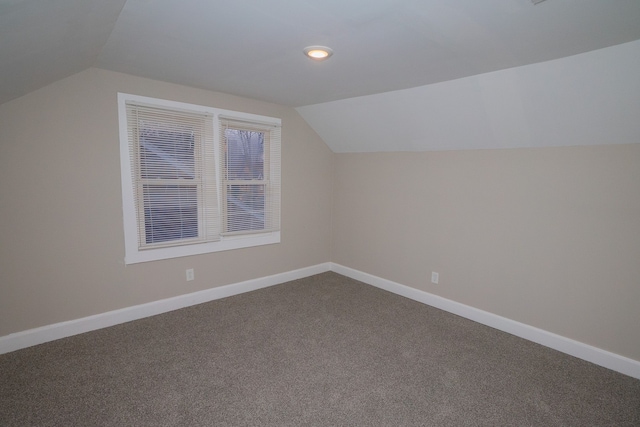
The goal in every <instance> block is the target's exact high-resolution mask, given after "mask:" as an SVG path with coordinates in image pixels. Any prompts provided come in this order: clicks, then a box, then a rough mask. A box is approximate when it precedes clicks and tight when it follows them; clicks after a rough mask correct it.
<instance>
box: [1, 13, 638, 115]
mask: <svg viewBox="0 0 640 427" xmlns="http://www.w3.org/2000/svg"><path fill="white" fill-rule="evenodd" d="M638 39H640V0H547V1H544V2H542V3H540V4H538V5H533V4H532V2H531V0H233V1H229V0H227V1H223V0H180V1H176V0H109V1H104V0H0V103H3V102H6V101H8V100H10V99H13V98H17V97H19V96H21V95H24V94H26V93H28V92H30V91H32V90H35V89H37V88H39V87H42V86H44V85H47V84H49V83H51V82H53V81H56V80H58V79H60V78H63V77H66V76H68V75H71V74H73V73H76V72H79V71H82V70H83V69H85V68H88V67H100V68H104V69H108V70H114V71H119V72H124V73H129V74H134V75H138V76H144V77H149V78H153V79H157V80H163V81H168V82H174V83H179V84H184V85H189V86H195V87H200V88H205V89H210V90H215V91H221V92H226V93H231V94H236V95H241V96H246V97H250V98H254V99H260V100H265V101H270V102H275V103H279V104H284V105H289V106H292V107H300V106H307V105H311V104H318V103H325V102H328V101H336V100H341V99H345V98H351V97H356V96H363V95H371V94H375V93H382V92H387V91H393V90H399V89H406V88H411V87H417V86H422V85H427V84H432V83H436V82H443V81H447V80H452V79H456V78H461V77H466V76H472V75H477V74H481V73H486V72H490V71H495V70H502V69H506V68H511V67H516V66H520V65H526V64H532V63H537V62H540V61H547V60H551V59H556V58H561V57H565V56H569V55H574V54H577V53H581V52H587V51H591V50H595V49H599V48H603V47H607V46H613V45H617V44H620V43H625V42H629V41H633V40H638ZM312 44H323V45H328V46H330V47H332V48H333V50H334V52H335V53H334V55H333V57H331V58H330V59H329V60H327V61H325V62H320V63H315V62H312V61H311V60H309V59H307V58H305V57H304V56H303V54H302V49H303V48H304V47H305V46H307V45H312Z"/></svg>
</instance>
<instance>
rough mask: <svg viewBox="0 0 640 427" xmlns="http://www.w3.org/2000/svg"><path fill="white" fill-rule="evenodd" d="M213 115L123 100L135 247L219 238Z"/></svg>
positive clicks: (145, 248) (181, 243) (146, 247)
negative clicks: (132, 200)
mask: <svg viewBox="0 0 640 427" xmlns="http://www.w3.org/2000/svg"><path fill="white" fill-rule="evenodd" d="M211 120H212V118H211V116H210V115H206V114H197V113H193V112H184V111H176V110H169V109H162V108H158V107H150V106H144V105H136V104H132V103H130V104H128V105H127V126H128V130H129V132H128V133H129V147H130V156H131V160H130V161H131V165H132V166H133V168H132V171H131V172H132V175H133V176H132V179H133V182H134V203H135V206H136V220H137V221H136V224H137V235H138V249H139V250H147V249H153V248H158V247H167V246H176V245H184V244H193V243H198V242H207V241H216V240H219V238H220V237H219V235H220V233H219V212H218V207H217V204H218V203H217V202H218V200H217V199H218V197H217V184H216V181H217V180H216V179H215V178H216V177H215V163H216V162H215V159H214V147H213V145H214V144H213V126H212V123H211ZM185 136H186V137H185ZM185 145H186V147H185ZM187 189H195V192H194V191H193V190H187ZM194 229H195V230H194Z"/></svg>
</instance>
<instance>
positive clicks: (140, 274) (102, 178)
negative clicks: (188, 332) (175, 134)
mask: <svg viewBox="0 0 640 427" xmlns="http://www.w3.org/2000/svg"><path fill="white" fill-rule="evenodd" d="M118 92H126V93H132V94H136V95H143V96H150V97H156V98H163V99H170V100H173V101H181V102H188V103H194V104H202V105H209V106H212V107H219V108H224V109H229V110H236V111H244V112H248V113H254V114H261V115H266V116H272V117H279V118H281V119H282V124H283V128H282V147H283V148H282V186H283V193H282V233H281V243H280V244H276V245H268V246H261V247H256V248H250V249H241V250H234V251H228V252H219V253H214V254H205V255H198V256H192V257H184V258H176V259H171V260H163V261H155V262H147V263H141V264H135V265H128V266H125V265H124V236H123V228H122V227H123V225H122V196H121V185H120V157H119V139H118V121H117V93H118ZM0 143H1V144H0V182H1V183H2V185H1V186H0V218H1V219H2V221H0V241H2V245H1V246H0V336H4V335H8V334H10V333H15V332H19V331H23V330H27V329H31V328H35V327H39V326H44V325H49V324H53V323H57V322H62V321H67V320H72V319H77V318H81V317H85V316H89V315H94V314H98V313H103V312H107V311H110V310H116V309H119V308H124V307H130V306H134V305H137V304H143V303H146V302H151V301H156V300H160V299H163V298H169V297H173V296H177V295H181V294H186V293H190V292H195V291H199V290H203V289H208V288H213V287H218V286H221V285H226V284H230V283H237V282H241V281H244V280H248V279H253V278H259V277H264V276H269V275H272V274H277V273H281V272H286V271H291V270H295V269H298V268H303V267H307V266H310V265H316V264H320V263H323V262H327V261H329V260H330V236H331V233H330V227H331V168H332V162H333V156H334V154H333V153H332V152H331V150H329V148H328V147H327V146H326V145H325V144H324V142H323V141H322V140H320V138H319V137H318V136H317V135H316V134H315V132H313V131H312V130H311V129H310V127H309V126H308V125H307V124H306V123H305V122H304V120H303V119H302V118H301V117H300V116H299V115H298V113H296V112H295V110H293V109H291V108H288V107H282V106H278V105H275V104H268V103H264V102H258V101H253V100H249V99H244V98H239V97H235V96H230V95H224V94H219V93H214V92H209V91H205V90H199V89H194V88H187V87H183V86H178V85H172V84H167V83H162V82H159V81H153V80H148V79H142V78H138V77H133V76H129V75H125V74H119V73H114V72H110V71H105V70H100V69H89V70H86V71H83V72H81V73H79V74H76V75H73V76H71V77H69V78H66V79H63V80H60V81H58V82H56V83H53V84H51V85H49V86H46V87H44V88H42V89H40V90H37V91H35V92H32V93H30V94H28V95H26V96H24V97H22V98H18V99H15V100H13V101H10V102H7V103H5V104H2V105H0ZM186 268H194V269H195V280H194V281H192V282H186V280H185V269H186Z"/></svg>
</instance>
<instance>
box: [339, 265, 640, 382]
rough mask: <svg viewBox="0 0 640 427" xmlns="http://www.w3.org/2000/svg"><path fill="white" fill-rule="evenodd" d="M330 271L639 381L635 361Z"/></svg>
mask: <svg viewBox="0 0 640 427" xmlns="http://www.w3.org/2000/svg"><path fill="white" fill-rule="evenodd" d="M331 270H332V271H335V272H336V273H338V274H342V275H343V276H347V277H351V278H352V279H355V280H359V281H361V282H364V283H367V284H369V285H372V286H375V287H377V288H380V289H384V290H386V291H389V292H392V293H394V294H397V295H401V296H403V297H406V298H409V299H412V300H414V301H418V302H421V303H423V304H427V305H430V306H432V307H436V308H439V309H441V310H444V311H448V312H450V313H453V314H456V315H458V316H461V317H465V318H467V319H470V320H473V321H474V322H478V323H482V324H483V325H487V326H490V327H492V328H495V329H498V330H500V331H504V332H507V333H510V334H512V335H515V336H517V337H520V338H524V339H526V340H529V341H533V342H535V343H538V344H541V345H544V346H546V347H549V348H552V349H554V350H558V351H561V352H563V353H566V354H569V355H571V356H574V357H577V358H580V359H583V360H586V361H588V362H591V363H595V364H596V365H600V366H603V367H605V368H608V369H611V370H613V371H617V372H620V373H622V374H625V375H628V376H630V377H633V378H638V379H640V362H639V361H637V360H633V359H629V358H627V357H624V356H620V355H618V354H615V353H611V352H609V351H605V350H602V349H599V348H597V347H593V346H590V345H588V344H584V343H581V342H579V341H575V340H572V339H570V338H566V337H563V336H560V335H557V334H554V333H552V332H548V331H545V330H543V329H538V328H535V327H533V326H529V325H526V324H524V323H520V322H516V321H515V320H511V319H507V318H506V317H501V316H498V315H496V314H492V313H489V312H487V311H483V310H480V309H477V308H474V307H471V306H468V305H465V304H461V303H459V302H455V301H452V300H449V299H446V298H442V297H439V296H437V295H433V294H430V293H428V292H425V291H421V290H418V289H415V288H411V287H409V286H405V285H401V284H399V283H396V282H392V281H391V280H387V279H383V278H381V277H377V276H373V275H371V274H368V273H364V272H362V271H359V270H354V269H352V268H349V267H345V266H342V265H340V264H335V263H331Z"/></svg>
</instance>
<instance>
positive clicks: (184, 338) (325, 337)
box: [0, 273, 640, 427]
mask: <svg viewBox="0 0 640 427" xmlns="http://www.w3.org/2000/svg"><path fill="white" fill-rule="evenodd" d="M0 425H1V426H5V427H8V426H65V427H67V426H119V427H122V426H456V427H461V426H618V427H622V426H629V427H631V426H640V381H639V380H636V379H633V378H630V377H627V376H624V375H622V374H618V373H616V372H613V371H610V370H607V369H604V368H601V367H598V366H596V365H593V364H590V363H588V362H584V361H582V360H579V359H576V358H573V357H570V356H567V355H564V354H562V353H559V352H557V351H554V350H551V349H548V348H545V347H542V346H539V345H537V344H533V343H531V342H528V341H525V340H522V339H520V338H517V337H514V336H511V335H508V334H505V333H502V332H499V331H497V330H494V329H491V328H488V327H486V326H483V325H480V324H477V323H474V322H471V321H469V320H466V319H463V318H460V317H457V316H455V315H452V314H449V313H446V312H443V311H440V310H437V309H434V308H431V307H429V306H425V305H422V304H420V303H417V302H414V301H411V300H409V299H406V298H403V297H399V296H397V295H393V294H390V293H387V292H385V291H382V290H379V289H377V288H374V287H371V286H369V285H365V284H362V283H360V282H357V281H354V280H351V279H348V278H345V277H343V276H340V275H338V274H335V273H323V274H320V275H317V276H312V277H309V278H305V279H301V280H296V281H293V282H289V283H285V284H282V285H278V286H274V287H270V288H266V289H262V290H258V291H254V292H251V293H247V294H243V295H238V296H234V297H230V298H226V299H222V300H218V301H213V302H210V303H206V304H201V305H198V306H194V307H190V308H186V309H182V310H179V311H174V312H171V313H166V314H163V315H159V316H154V317H151V318H147V319H142V320H138V321H135V322H130V323H126V324H123V325H118V326H114V327H111V328H107V329H102V330H99V331H95V332H90V333H86V334H82V335H78V336H75V337H70V338H66V339H62V340H59V341H55V342H51V343H47V344H43V345H39V346H35V347H31V348H28V349H24V350H20V351H16V352H13V353H9V354H5V355H1V356H0Z"/></svg>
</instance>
